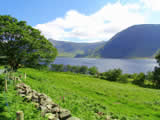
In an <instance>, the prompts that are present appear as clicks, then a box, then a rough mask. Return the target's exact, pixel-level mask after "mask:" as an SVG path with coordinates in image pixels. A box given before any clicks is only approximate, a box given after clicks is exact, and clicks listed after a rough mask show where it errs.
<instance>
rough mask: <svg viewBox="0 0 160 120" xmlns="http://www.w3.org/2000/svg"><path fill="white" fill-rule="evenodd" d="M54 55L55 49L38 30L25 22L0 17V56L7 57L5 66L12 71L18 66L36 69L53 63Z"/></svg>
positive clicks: (5, 16) (6, 16) (8, 17)
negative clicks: (9, 67) (8, 66)
mask: <svg viewBox="0 0 160 120" xmlns="http://www.w3.org/2000/svg"><path fill="white" fill-rule="evenodd" d="M56 55H57V50H56V48H54V47H53V45H52V44H51V43H50V42H49V41H48V40H47V39H46V38H45V37H44V36H43V35H41V32H40V31H39V30H37V29H35V28H33V27H31V26H29V25H27V24H26V22H25V21H18V20H17V19H16V18H14V17H11V16H8V15H0V56H6V57H7V58H6V62H5V64H7V65H10V66H11V68H12V69H14V70H16V69H18V68H19V67H20V66H27V67H37V66H40V65H41V64H44V65H47V64H49V63H51V62H53V60H54V59H55V57H56ZM0 64H1V61H0Z"/></svg>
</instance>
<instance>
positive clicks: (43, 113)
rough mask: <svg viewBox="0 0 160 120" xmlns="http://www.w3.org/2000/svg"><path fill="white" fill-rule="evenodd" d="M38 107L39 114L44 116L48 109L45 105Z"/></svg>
mask: <svg viewBox="0 0 160 120" xmlns="http://www.w3.org/2000/svg"><path fill="white" fill-rule="evenodd" d="M40 109H41V115H42V116H45V114H46V113H48V110H47V108H46V107H44V106H40Z"/></svg>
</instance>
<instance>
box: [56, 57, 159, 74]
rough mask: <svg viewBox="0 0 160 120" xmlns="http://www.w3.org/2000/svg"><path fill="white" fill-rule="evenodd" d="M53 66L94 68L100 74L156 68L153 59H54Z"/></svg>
mask: <svg viewBox="0 0 160 120" xmlns="http://www.w3.org/2000/svg"><path fill="white" fill-rule="evenodd" d="M54 63H55V64H64V65H80V66H81V65H86V66H88V67H92V66H96V67H97V68H98V70H99V71H100V72H105V71H107V70H109V69H114V68H120V69H122V70H123V72H124V73H140V72H145V73H146V72H148V71H152V70H153V69H154V67H155V66H157V63H156V60H154V59H96V58H56V60H55V61H54Z"/></svg>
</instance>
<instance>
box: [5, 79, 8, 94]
mask: <svg viewBox="0 0 160 120" xmlns="http://www.w3.org/2000/svg"><path fill="white" fill-rule="evenodd" d="M7 90H8V89H7V79H5V92H7Z"/></svg>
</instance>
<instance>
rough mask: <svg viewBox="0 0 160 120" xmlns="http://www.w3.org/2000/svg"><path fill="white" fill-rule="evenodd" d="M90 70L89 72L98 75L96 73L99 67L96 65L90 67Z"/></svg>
mask: <svg viewBox="0 0 160 120" xmlns="http://www.w3.org/2000/svg"><path fill="white" fill-rule="evenodd" d="M88 71H89V74H91V75H96V74H97V73H98V69H97V67H95V66H93V67H90V68H89V69H88Z"/></svg>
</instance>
